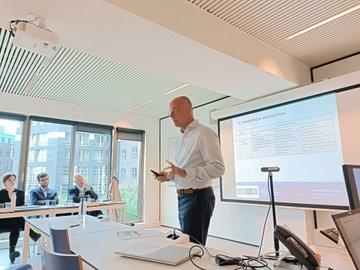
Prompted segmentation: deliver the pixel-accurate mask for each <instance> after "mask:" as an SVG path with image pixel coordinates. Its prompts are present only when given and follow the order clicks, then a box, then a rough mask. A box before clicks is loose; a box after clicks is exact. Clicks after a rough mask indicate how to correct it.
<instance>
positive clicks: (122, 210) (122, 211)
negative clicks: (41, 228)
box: [120, 205, 125, 223]
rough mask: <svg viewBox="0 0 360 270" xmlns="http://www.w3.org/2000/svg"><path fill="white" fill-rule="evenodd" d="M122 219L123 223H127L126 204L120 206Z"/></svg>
mask: <svg viewBox="0 0 360 270" xmlns="http://www.w3.org/2000/svg"><path fill="white" fill-rule="evenodd" d="M120 220H121V223H125V206H124V205H123V206H122V207H121V208H120Z"/></svg>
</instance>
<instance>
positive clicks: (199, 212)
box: [178, 188, 215, 245]
mask: <svg viewBox="0 0 360 270" xmlns="http://www.w3.org/2000/svg"><path fill="white" fill-rule="evenodd" d="M178 207H179V222H180V227H181V230H182V232H183V233H186V234H188V235H190V241H191V242H194V243H198V242H200V243H201V244H203V245H205V244H206V237H207V234H208V229H209V225H210V219H211V216H212V213H213V210H214V207H215V194H214V191H213V189H212V188H208V189H204V190H201V191H198V192H195V193H193V194H191V195H178Z"/></svg>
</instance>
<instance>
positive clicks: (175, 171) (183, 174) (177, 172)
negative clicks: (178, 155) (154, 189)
mask: <svg viewBox="0 0 360 270" xmlns="http://www.w3.org/2000/svg"><path fill="white" fill-rule="evenodd" d="M166 162H167V163H168V164H169V165H170V166H169V167H168V168H167V169H170V172H171V173H172V174H173V175H178V176H180V177H182V178H184V177H186V171H185V170H183V169H181V168H179V167H177V166H175V165H174V164H173V163H172V162H171V161H168V160H167V161H166Z"/></svg>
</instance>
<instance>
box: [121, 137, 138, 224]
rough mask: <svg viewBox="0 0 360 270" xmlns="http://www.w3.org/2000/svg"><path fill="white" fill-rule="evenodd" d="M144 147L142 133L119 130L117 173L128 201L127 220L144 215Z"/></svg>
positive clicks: (134, 220) (135, 219) (122, 195)
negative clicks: (142, 172)
mask: <svg viewBox="0 0 360 270" xmlns="http://www.w3.org/2000/svg"><path fill="white" fill-rule="evenodd" d="M142 147H143V134H142V133H130V132H125V131H124V132H122V131H118V140H117V156H116V175H118V176H119V180H120V186H121V190H120V192H121V198H122V200H123V201H124V202H126V209H125V220H126V221H132V222H136V221H140V220H141V217H142V204H141V202H142V198H143V194H142V186H143V177H142V174H141V173H140V172H141V168H142V166H143V157H142ZM127 153H130V155H131V158H127V157H126V156H127ZM127 172H128V174H129V175H127Z"/></svg>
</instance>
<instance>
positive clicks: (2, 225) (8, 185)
mask: <svg viewBox="0 0 360 270" xmlns="http://www.w3.org/2000/svg"><path fill="white" fill-rule="evenodd" d="M15 183H16V175H15V174H12V173H8V174H5V175H4V177H3V184H4V186H5V188H4V189H2V190H0V203H3V204H5V203H10V202H11V197H13V196H14V195H15V196H16V204H15V205H16V206H22V205H24V203H25V196H24V192H23V191H21V190H18V189H16V188H15ZM15 196H14V197H13V199H15ZM24 226H25V220H24V218H22V217H17V218H6V219H0V231H2V232H10V237H9V258H10V261H11V263H14V261H15V259H16V258H17V257H19V256H20V253H19V252H18V251H15V248H16V244H17V242H18V239H19V234H20V231H21V230H24ZM40 236H41V235H40V234H38V233H36V232H34V231H33V230H30V237H31V239H32V240H33V241H35V242H36V241H37V240H38V239H39V238H40Z"/></svg>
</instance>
